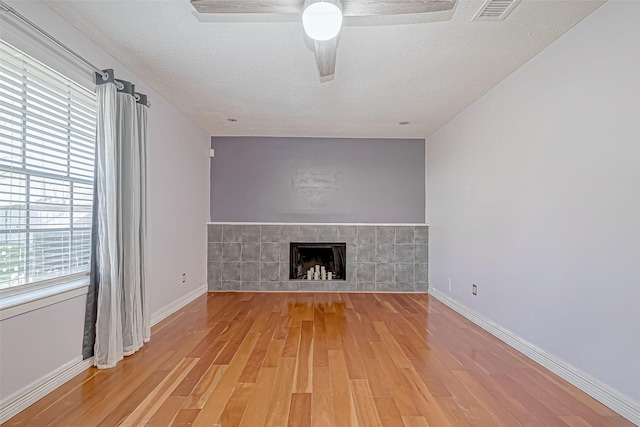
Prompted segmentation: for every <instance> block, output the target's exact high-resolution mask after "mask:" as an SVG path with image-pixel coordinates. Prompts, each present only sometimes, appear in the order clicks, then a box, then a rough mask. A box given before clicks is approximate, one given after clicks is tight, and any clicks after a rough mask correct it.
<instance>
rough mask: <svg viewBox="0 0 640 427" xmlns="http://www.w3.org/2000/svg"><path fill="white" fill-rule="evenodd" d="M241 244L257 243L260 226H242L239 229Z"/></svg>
mask: <svg viewBox="0 0 640 427" xmlns="http://www.w3.org/2000/svg"><path fill="white" fill-rule="evenodd" d="M241 234H242V243H247V242H254V243H255V242H259V241H260V226H259V225H243V226H242V229H241Z"/></svg>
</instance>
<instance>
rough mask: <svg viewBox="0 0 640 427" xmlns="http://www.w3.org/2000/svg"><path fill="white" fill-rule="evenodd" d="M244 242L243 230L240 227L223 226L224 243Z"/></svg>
mask: <svg viewBox="0 0 640 427" xmlns="http://www.w3.org/2000/svg"><path fill="white" fill-rule="evenodd" d="M241 240H242V233H241V228H240V226H239V225H227V224H225V225H223V226H222V241H223V242H238V243H239V242H240V241H241Z"/></svg>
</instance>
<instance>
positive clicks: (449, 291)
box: [449, 277, 451, 292]
mask: <svg viewBox="0 0 640 427" xmlns="http://www.w3.org/2000/svg"><path fill="white" fill-rule="evenodd" d="M449 292H451V277H449Z"/></svg>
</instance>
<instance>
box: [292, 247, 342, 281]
mask: <svg viewBox="0 0 640 427" xmlns="http://www.w3.org/2000/svg"><path fill="white" fill-rule="evenodd" d="M346 253H347V244H346V243H299V242H291V244H290V247H289V257H290V263H289V265H290V267H289V279H290V280H305V279H311V280H322V276H320V275H318V276H315V277H317V278H314V276H313V274H311V275H309V271H310V270H312V269H313V270H314V271H315V270H324V271H325V272H326V273H327V274H326V276H325V280H327V279H328V277H329V274H328V273H331V279H330V280H346V277H347V263H346V259H347V257H346Z"/></svg>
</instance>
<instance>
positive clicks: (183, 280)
mask: <svg viewBox="0 0 640 427" xmlns="http://www.w3.org/2000/svg"><path fill="white" fill-rule="evenodd" d="M182 283H187V273H182Z"/></svg>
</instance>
